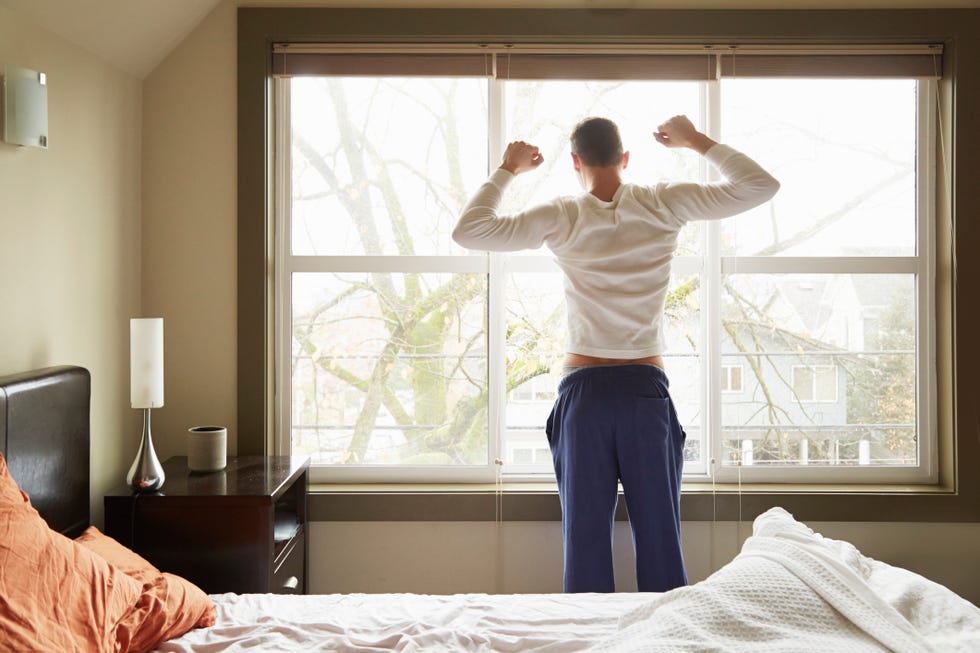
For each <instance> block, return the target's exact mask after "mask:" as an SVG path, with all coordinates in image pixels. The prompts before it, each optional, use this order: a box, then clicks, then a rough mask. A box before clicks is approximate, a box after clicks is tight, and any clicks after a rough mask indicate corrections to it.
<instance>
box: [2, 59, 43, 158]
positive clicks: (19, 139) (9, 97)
mask: <svg viewBox="0 0 980 653" xmlns="http://www.w3.org/2000/svg"><path fill="white" fill-rule="evenodd" d="M0 95H2V96H3V97H2V100H0V104H2V107H3V111H2V114H3V140H4V142H6V143H11V144H13V145H27V146H31V147H43V148H45V149H46V148H47V147H48V83H47V77H46V76H45V74H44V73H39V72H37V71H36V70H28V69H27V68H18V67H17V66H4V68H3V83H2V85H0Z"/></svg>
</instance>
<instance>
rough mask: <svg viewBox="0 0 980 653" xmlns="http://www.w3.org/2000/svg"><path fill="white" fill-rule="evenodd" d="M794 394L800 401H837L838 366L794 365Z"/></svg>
mask: <svg viewBox="0 0 980 653" xmlns="http://www.w3.org/2000/svg"><path fill="white" fill-rule="evenodd" d="M793 394H795V395H796V398H797V399H798V400H799V401H822V402H829V403H833V402H836V401H837V366H836V365H813V366H805V365H794V366H793Z"/></svg>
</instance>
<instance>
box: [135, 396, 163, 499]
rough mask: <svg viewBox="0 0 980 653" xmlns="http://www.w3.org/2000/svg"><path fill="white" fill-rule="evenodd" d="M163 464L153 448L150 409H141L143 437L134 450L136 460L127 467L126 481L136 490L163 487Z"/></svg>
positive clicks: (153, 490)
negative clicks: (135, 450)
mask: <svg viewBox="0 0 980 653" xmlns="http://www.w3.org/2000/svg"><path fill="white" fill-rule="evenodd" d="M164 478H165V476H164V474H163V465H161V464H160V461H159V459H157V454H156V452H155V451H154V450H153V438H152V436H151V435H150V409H149V408H144V409H143V437H142V438H141V439H140V448H139V450H138V451H137V452H136V460H134V461H133V465H132V467H130V468H129V474H127V475H126V483H127V484H128V485H129V486H130V487H131V488H133V489H134V490H135V491H137V492H156V491H157V490H159V489H160V488H161V487H163V481H164Z"/></svg>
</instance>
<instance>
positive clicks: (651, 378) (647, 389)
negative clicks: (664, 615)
mask: <svg viewBox="0 0 980 653" xmlns="http://www.w3.org/2000/svg"><path fill="white" fill-rule="evenodd" d="M667 385H668V382H667V375H666V374H664V372H663V370H661V369H660V368H659V367H656V366H654V365H616V366H608V367H584V368H582V369H579V370H578V371H575V372H572V373H571V374H569V375H568V376H566V377H565V378H563V379H562V381H561V383H560V384H559V385H558V398H557V399H556V401H555V406H554V408H553V409H552V411H551V416H550V417H549V418H548V424H547V427H546V431H547V434H548V443H549V444H550V445H551V454H552V457H553V459H554V462H555V476H556V477H557V479H558V493H559V496H560V498H561V509H562V533H563V538H564V553H565V591H566V592H614V591H615V589H616V588H615V581H614V578H613V553H612V551H613V548H612V539H613V521H614V515H615V512H616V502H617V499H618V494H619V492H618V484H617V483H618V482H622V484H623V495H624V497H625V499H626V508H627V512H628V514H629V519H630V526H631V528H632V530H633V549H634V551H635V553H636V584H637V589H638V590H639V591H640V592H663V591H666V590H669V589H672V588H674V587H678V586H681V585H686V584H687V574H686V573H685V571H684V559H683V556H682V554H681V538H680V496H681V472H682V468H683V465H684V439H685V438H686V435H685V433H684V431H683V430H682V429H681V426H680V424H679V423H678V421H677V414H676V412H675V410H674V404H673V401H671V399H670V395H669V394H668V392H667Z"/></svg>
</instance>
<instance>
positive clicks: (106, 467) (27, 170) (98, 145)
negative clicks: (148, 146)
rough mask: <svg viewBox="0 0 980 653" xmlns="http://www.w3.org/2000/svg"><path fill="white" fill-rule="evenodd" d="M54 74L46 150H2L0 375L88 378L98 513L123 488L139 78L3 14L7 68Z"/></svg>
mask: <svg viewBox="0 0 980 653" xmlns="http://www.w3.org/2000/svg"><path fill="white" fill-rule="evenodd" d="M3 64H8V65H15V66H21V67H25V68H31V69H34V70H39V71H42V72H44V73H46V74H47V79H48V130H49V138H50V146H49V148H48V149H47V150H42V149H38V148H21V147H16V146H12V145H7V144H4V143H0V301H2V304H0V374H8V373H14V372H21V371H25V370H28V369H34V368H39V367H47V366H51V365H63V364H73V365H81V366H84V367H86V368H88V369H89V371H90V372H91V373H92V419H91V424H92V492H91V499H92V509H93V512H92V518H93V520H95V521H96V523H101V519H102V495H103V494H104V492H105V491H106V490H108V489H109V488H110V487H112V486H114V485H117V484H119V483H122V482H124V481H125V474H126V471H127V468H128V464H129V463H130V462H131V461H132V458H133V457H134V456H135V454H136V445H137V440H138V436H139V428H140V423H139V416H138V415H137V414H136V413H135V411H133V410H131V409H130V408H129V349H128V342H129V318H130V317H132V316H137V315H139V310H140V292H139V284H140V269H139V260H140V255H139V247H140V121H141V115H140V112H141V88H140V82H139V80H137V79H135V78H133V77H131V76H129V75H127V74H125V73H123V72H121V71H119V70H118V69H116V68H114V67H112V66H111V65H109V64H107V63H104V62H101V61H99V60H98V59H96V58H95V57H94V56H92V55H90V54H88V53H86V52H84V51H82V50H80V49H79V48H77V47H76V46H74V45H71V44H69V43H68V42H66V41H64V40H62V39H60V38H59V37H56V36H54V35H52V34H50V33H48V32H45V31H43V30H40V29H38V28H37V27H35V26H34V25H32V24H31V23H28V22H26V21H24V20H22V19H20V18H18V17H17V16H16V15H14V14H12V13H11V12H10V11H8V10H6V9H2V8H0V65H3Z"/></svg>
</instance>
